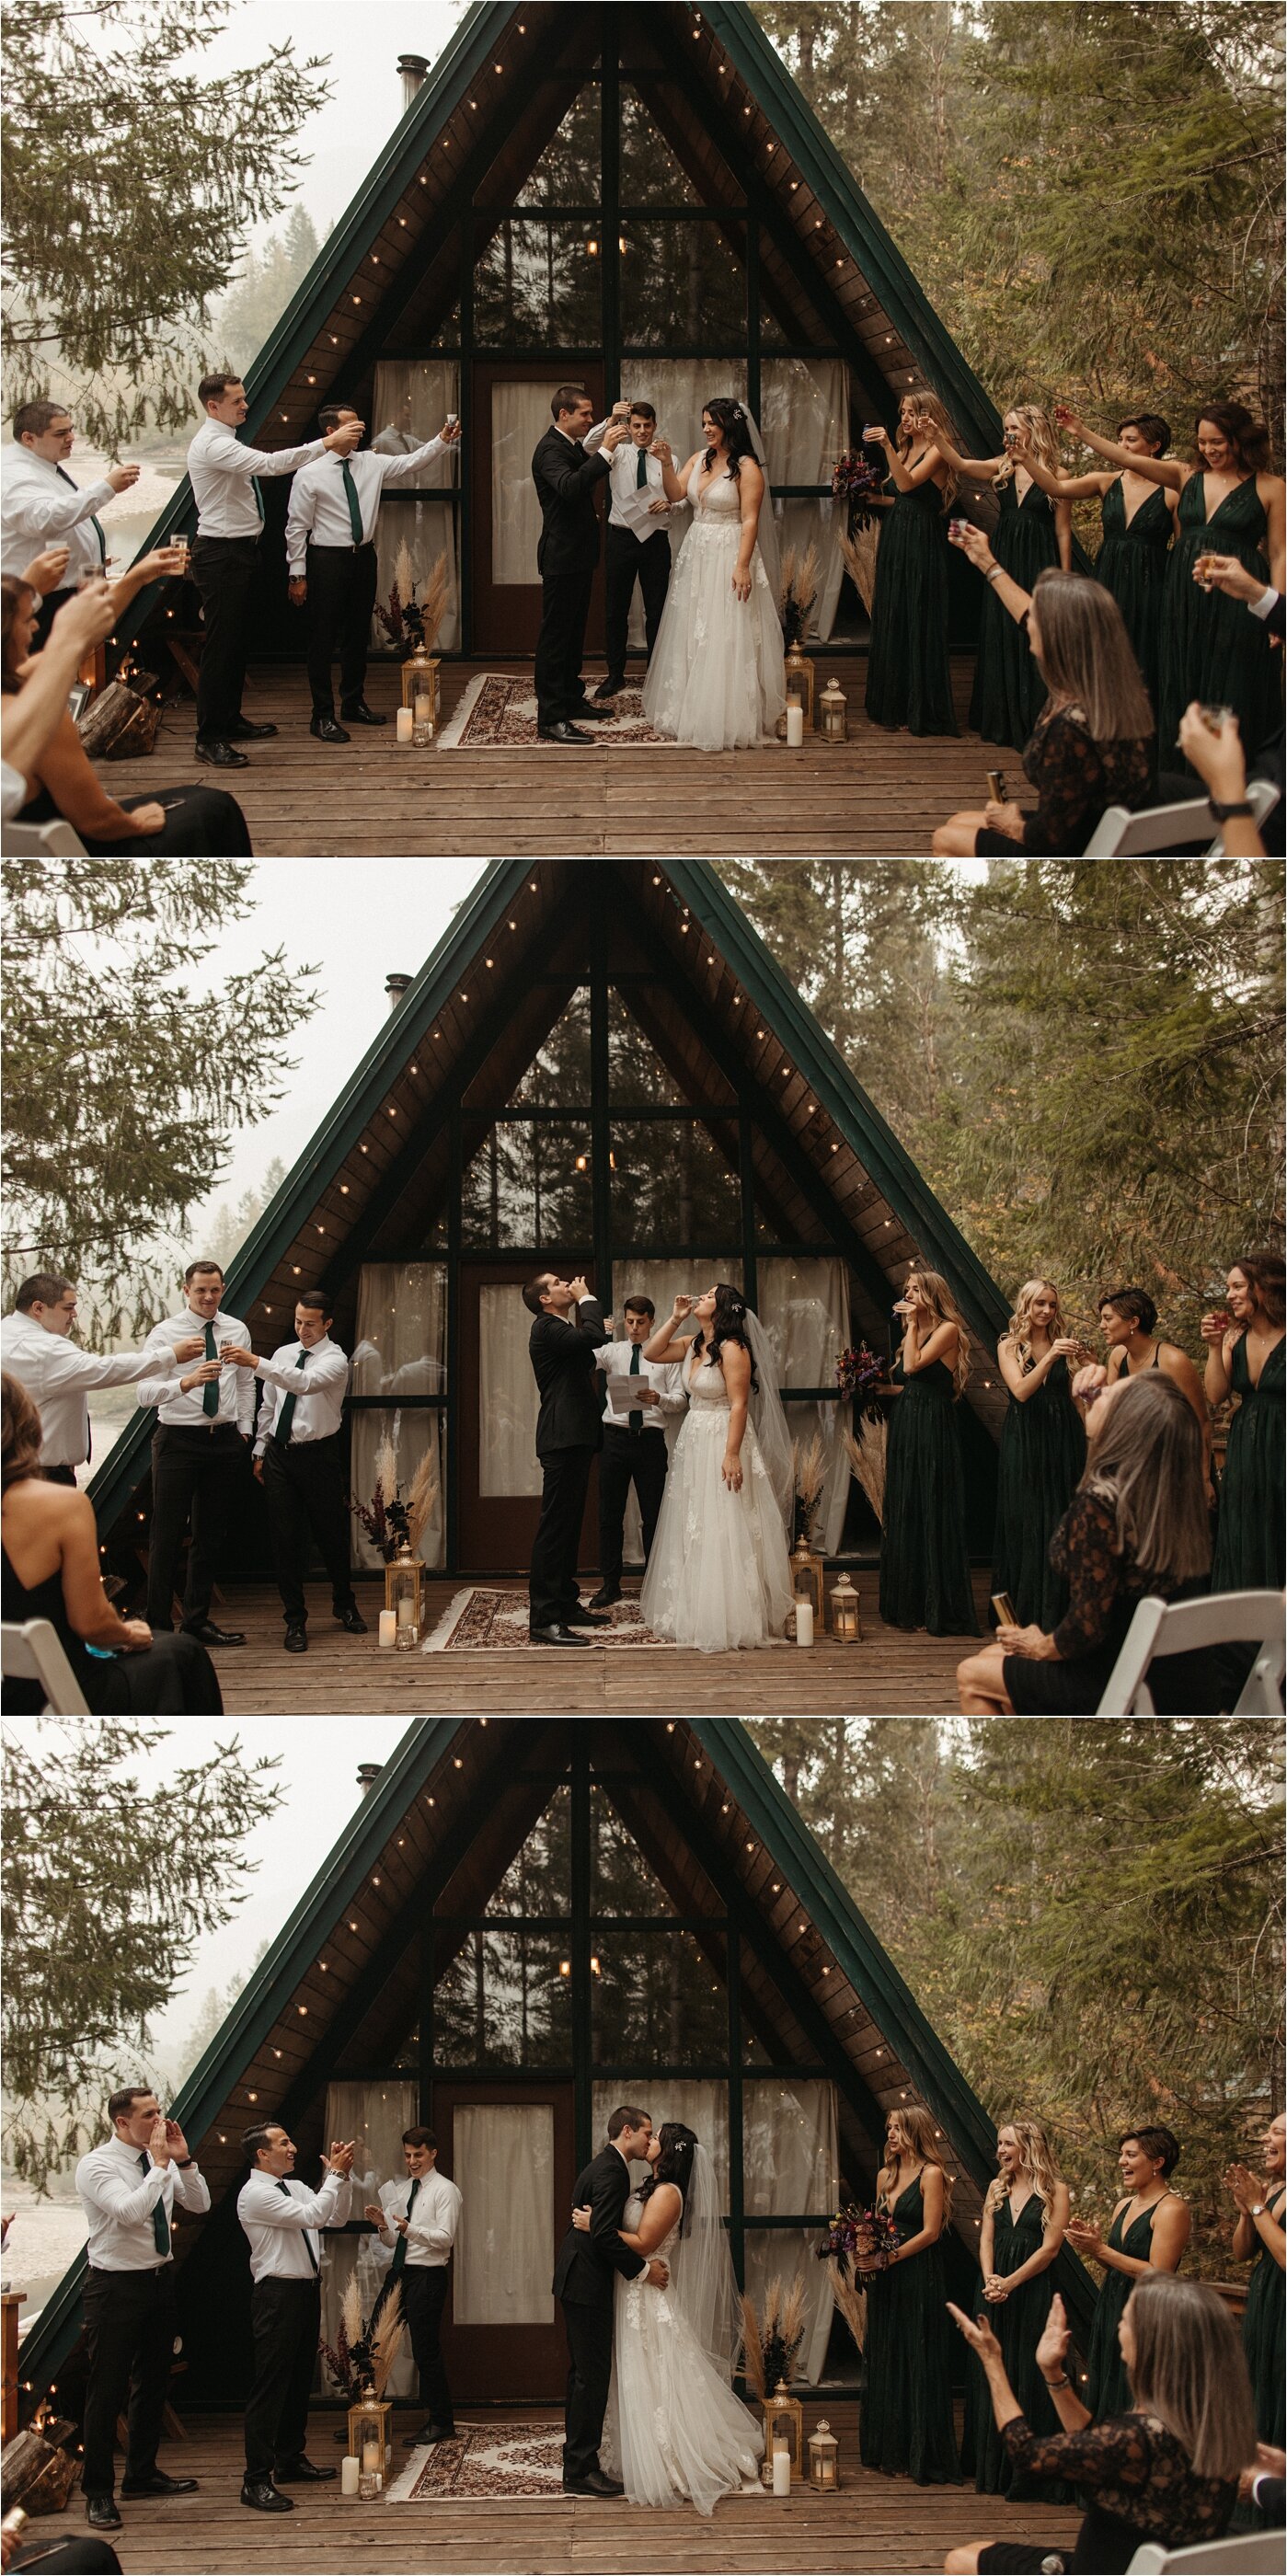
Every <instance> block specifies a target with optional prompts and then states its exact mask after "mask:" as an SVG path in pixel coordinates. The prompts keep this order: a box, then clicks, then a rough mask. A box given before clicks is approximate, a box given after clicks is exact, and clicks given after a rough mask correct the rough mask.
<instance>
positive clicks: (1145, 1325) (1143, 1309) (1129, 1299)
mask: <svg viewBox="0 0 1287 2576" xmlns="http://www.w3.org/2000/svg"><path fill="white" fill-rule="evenodd" d="M1105 1306H1113V1307H1115V1308H1116V1311H1117V1313H1118V1314H1119V1315H1129V1316H1130V1317H1131V1318H1132V1320H1133V1322H1135V1323H1137V1324H1138V1325H1139V1328H1140V1331H1141V1332H1142V1333H1151V1332H1152V1330H1153V1326H1154V1325H1155V1323H1156V1322H1157V1308H1156V1306H1155V1305H1154V1303H1153V1300H1152V1298H1151V1297H1150V1295H1149V1293H1148V1290H1147V1288H1106V1289H1105V1290H1104V1294H1103V1296H1102V1297H1101V1298H1100V1301H1099V1308H1098V1309H1097V1310H1096V1311H1097V1312H1098V1311H1100V1310H1101V1309H1102V1308H1103V1307H1105Z"/></svg>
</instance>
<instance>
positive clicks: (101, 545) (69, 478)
mask: <svg viewBox="0 0 1287 2576" xmlns="http://www.w3.org/2000/svg"><path fill="white" fill-rule="evenodd" d="M54 472H55V474H56V475H57V477H58V480H59V482H60V483H70V485H71V487H72V490H73V492H79V490H80V485H79V483H78V482H77V481H76V478H75V476H74V474H64V472H63V469H62V467H61V465H56V466H55V467H54ZM89 524H90V526H91V528H92V529H93V531H94V534H95V536H96V537H97V539H98V556H99V561H100V563H106V561H107V539H106V537H105V536H104V534H103V530H102V525H101V522H100V521H99V520H98V519H96V518H95V516H94V513H93V511H92V510H91V511H90V514H89Z"/></svg>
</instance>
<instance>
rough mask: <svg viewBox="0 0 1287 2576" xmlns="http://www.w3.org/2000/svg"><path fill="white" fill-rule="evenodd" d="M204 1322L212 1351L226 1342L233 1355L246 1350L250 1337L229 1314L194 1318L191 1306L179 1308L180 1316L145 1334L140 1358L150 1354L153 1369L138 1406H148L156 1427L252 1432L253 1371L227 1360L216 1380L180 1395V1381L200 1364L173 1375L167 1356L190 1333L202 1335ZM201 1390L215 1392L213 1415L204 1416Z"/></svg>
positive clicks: (147, 1378) (181, 1389)
mask: <svg viewBox="0 0 1287 2576" xmlns="http://www.w3.org/2000/svg"><path fill="white" fill-rule="evenodd" d="M207 1322H210V1323H212V1324H213V1326H214V1337H215V1348H216V1350H222V1349H223V1347H224V1344H225V1343H226V1342H227V1343H230V1344H231V1345H232V1347H233V1348H234V1349H235V1350H239V1351H248V1350H249V1349H250V1346H251V1345H250V1335H249V1333H248V1332H247V1330H246V1327H245V1325H244V1324H239V1323H238V1321H237V1318H236V1316H235V1315H225V1314H224V1312H223V1309H222V1307H221V1308H220V1310H219V1313H218V1314H217V1315H211V1316H209V1317H206V1316H205V1315H194V1314H193V1312H192V1309H191V1307H190V1306H185V1308H184V1310H183V1313H182V1314H181V1315H167V1317H166V1320H165V1322H164V1323H163V1324H157V1325H155V1326H154V1327H153V1329H152V1331H151V1332H150V1333H149V1334H148V1337H147V1340H146V1341H145V1343H144V1345H143V1350H144V1353H145V1354H147V1353H149V1352H150V1353H151V1357H152V1361H153V1366H152V1368H151V1369H150V1370H149V1372H148V1374H147V1376H146V1377H145V1378H144V1380H143V1382H142V1385H141V1386H140V1388H139V1403H140V1404H154V1405H155V1406H156V1412H157V1420H158V1422H173V1423H184V1424H187V1425H189V1426H190V1425H191V1424H193V1423H195V1424H196V1425H197V1426H198V1428H200V1427H201V1426H202V1425H213V1424H214V1423H216V1422H218V1423H225V1422H230V1423H232V1425H233V1427H234V1429H235V1430H237V1431H245V1432H250V1431H253V1429H254V1427H255V1372H254V1370H253V1369H248V1368H234V1367H233V1364H232V1362H231V1360H229V1361H228V1363H227V1365H226V1367H224V1368H221V1369H220V1371H219V1375H218V1377H216V1378H209V1379H207V1380H205V1381H203V1382H202V1384H200V1385H198V1386H194V1387H190V1388H189V1390H188V1392H187V1394H186V1395H185V1394H184V1392H183V1388H182V1386H181V1385H180V1379H181V1378H185V1377H190V1376H191V1374H192V1371H193V1369H194V1368H199V1367H200V1366H201V1362H200V1360H189V1361H188V1364H187V1366H186V1368H183V1369H180V1370H179V1372H178V1374H177V1375H176V1374H175V1370H174V1363H173V1359H172V1358H171V1359H167V1356H166V1354H167V1352H171V1353H172V1352H173V1349H174V1345H175V1343H176V1342H186V1341H187V1340H188V1338H189V1336H190V1335H191V1334H193V1333H201V1334H204V1332H205V1329H206V1324H207ZM207 1385H210V1386H213V1387H216V1388H217V1389H218V1393H219V1410H218V1412H217V1413H207V1412H206V1409H205V1406H204V1405H203V1403H202V1401H201V1399H202V1397H203V1395H204V1394H205V1391H206V1386H207Z"/></svg>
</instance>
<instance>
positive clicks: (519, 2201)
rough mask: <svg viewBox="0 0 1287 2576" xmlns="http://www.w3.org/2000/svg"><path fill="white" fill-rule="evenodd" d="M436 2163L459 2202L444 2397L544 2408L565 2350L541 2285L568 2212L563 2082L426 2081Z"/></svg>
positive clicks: (561, 2383) (567, 2102)
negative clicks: (432, 2083) (455, 2187)
mask: <svg viewBox="0 0 1287 2576" xmlns="http://www.w3.org/2000/svg"><path fill="white" fill-rule="evenodd" d="M433 2118H434V2131H435V2134H436V2136H437V2138H438V2142H439V2143H438V2162H439V2165H440V2166H441V2168H442V2171H443V2172H444V2173H447V2174H450V2175H451V2178H452V2181H453V2182H455V2183H457V2184H458V2185H459V2187H460V2191H461V2194H462V2197H463V2201H464V2207H463V2210H462V2212H461V2220H460V2234H459V2237H458V2239H457V2246H456V2255H455V2260H454V2262H453V2264H452V2285H451V2291H450V2294H449V2298H448V2306H447V2314H446V2318H445V2320H444V2334H443V2359H444V2361H445V2362H446V2365H447V2377H448V2380H449V2381H450V2383H451V2393H452V2397H453V2400H456V2401H459V2402H460V2403H462V2404H464V2403H473V2404H478V2403H479V2402H486V2401H490V2400H492V2399H497V2398H502V2399H511V2400H518V2401H519V2402H520V2403H522V2404H527V2405H533V2404H539V2405H550V2404H553V2403H556V2402H557V2401H558V2400H559V2399H560V2398H561V2397H562V2396H563V2393H564V2389H565V2386H566V2382H567V2343H566V2339H565V2336H564V2332H563V2317H562V2311H561V2310H560V2308H559V2304H558V2301H557V2299H556V2298H555V2297H554V2294H553V2292H552V2290H551V2288H550V2283H551V2281H552V2279H553V2277H554V2260H555V2256H556V2254H557V2252H558V2249H559V2246H560V2245H561V2243H562V2241H563V2236H564V2232H565V2230H566V2228H567V2225H568V2222H569V2219H570V2217H571V2213H572V2186H573V2183H574V2182H575V2180H576V2166H575V2163H574V2161H573V2151H572V2087H571V2085H570V2084H566V2083H564V2084H558V2083H554V2084H515V2083H513V2082H512V2081H510V2080H507V2078H506V2077H504V2076H497V2077H495V2078H494V2079H490V2080H489V2079H487V2078H484V2079H482V2080H481V2081H478V2080H474V2081H471V2082H468V2083H461V2084H435V2086H434V2089H433Z"/></svg>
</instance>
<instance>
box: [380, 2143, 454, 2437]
mask: <svg viewBox="0 0 1287 2576" xmlns="http://www.w3.org/2000/svg"><path fill="white" fill-rule="evenodd" d="M402 2153H403V2158H404V2161H405V2163H406V2168H407V2171H406V2177H405V2179H404V2180H403V2181H401V2182H386V2183H381V2185H380V2197H379V2200H378V2201H370V2202H368V2204H367V2207H366V2210H365V2211H364V2213H363V2214H364V2216H365V2217H367V2218H369V2219H370V2221H371V2225H372V2226H373V2227H375V2228H378V2230H379V2235H380V2244H381V2247H382V2249H383V2250H384V2251H385V2252H386V2253H387V2254H388V2255H389V2257H390V2262H389V2277H388V2280H387V2282H386V2284H385V2287H384V2290H383V2291H382V2292H381V2299H382V2300H383V2299H384V2298H386V2297H387V2296H388V2293H389V2291H390V2289H392V2287H393V2286H394V2284H395V2282H396V2283H399V2284H400V2285H401V2289H402V2313H403V2315H404V2316H405V2318H406V2320H407V2331H408V2333H409V2334H410V2337H411V2350H412V2353H413V2354H414V2356H415V2364H416V2368H417V2370H418V2371H419V2373H420V2393H421V2396H422V2397H423V2398H424V2400H425V2402H426V2403H427V2405H428V2408H429V2413H428V2417H427V2418H426V2421H425V2422H424V2423H423V2424H422V2425H421V2427H420V2430H419V2432H418V2433H408V2434H407V2435H406V2436H405V2441H406V2446H407V2448H408V2449H410V2448H413V2447H418V2446H419V2445H420V2444H422V2443H429V2442H449V2441H451V2439H452V2437H453V2435H454V2433H455V2430H456V2427H455V2424H454V2423H453V2421H452V2413H451V2390H450V2388H449V2387H448V2385H447V2370H446V2365H445V2363H444V2361H443V2357H442V2341H441V2337H442V2312H443V2309H444V2308H445V2307H446V2304H447V2290H448V2285H449V2282H450V2279H451V2274H450V2270H449V2268H448V2267H449V2265H450V2263H451V2255H452V2248H453V2246H454V2244H455V2242H456V2230H457V2228H458V2227H459V2225H460V2212H461V2207H462V2203H461V2197H460V2193H459V2191H458V2189H457V2187H456V2185H455V2183H454V2182H452V2181H451V2179H450V2177H449V2176H448V2175H447V2174H440V2173H439V2172H438V2171H437V2164H438V2141H437V2139H436V2137H435V2136H434V2133H433V2130H432V2129H404V2130H403V2132H402ZM377 2259H378V2258H377Z"/></svg>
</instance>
